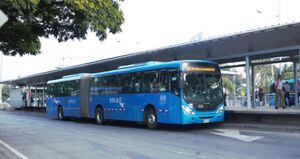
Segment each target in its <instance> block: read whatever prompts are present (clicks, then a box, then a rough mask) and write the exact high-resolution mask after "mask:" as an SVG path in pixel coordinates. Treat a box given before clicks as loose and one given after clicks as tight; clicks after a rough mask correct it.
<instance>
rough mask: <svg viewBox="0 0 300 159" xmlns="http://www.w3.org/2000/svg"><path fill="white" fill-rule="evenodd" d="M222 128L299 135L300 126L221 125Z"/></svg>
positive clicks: (267, 124) (275, 124)
mask: <svg viewBox="0 0 300 159" xmlns="http://www.w3.org/2000/svg"><path fill="white" fill-rule="evenodd" d="M222 127H224V128H235V129H244V130H257V131H269V132H285V133H297V134H300V125H297V124H295V125H294V124H292V125H291V124H283V123H223V124H222Z"/></svg>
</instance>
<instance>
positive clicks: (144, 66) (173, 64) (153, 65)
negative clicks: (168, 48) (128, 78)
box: [47, 60, 217, 84]
mask: <svg viewBox="0 0 300 159" xmlns="http://www.w3.org/2000/svg"><path fill="white" fill-rule="evenodd" d="M186 62H203V63H211V64H216V65H217V63H214V62H211V61H206V60H181V61H170V62H158V61H149V62H146V63H138V64H132V65H126V66H121V67H119V69H116V70H111V71H106V72H99V73H94V74H90V75H91V77H100V76H108V75H115V74H116V75H117V74H123V73H130V72H142V71H148V70H155V69H163V68H180V67H181V64H182V63H186ZM84 74H85V73H78V74H72V75H67V76H63V78H60V79H56V80H51V81H48V82H47V84H51V83H59V82H65V81H73V80H78V79H81V78H82V76H83V75H84Z"/></svg>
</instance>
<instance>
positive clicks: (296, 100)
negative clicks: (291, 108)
mask: <svg viewBox="0 0 300 159" xmlns="http://www.w3.org/2000/svg"><path fill="white" fill-rule="evenodd" d="M299 58H300V57H299ZM293 66H294V67H293V72H294V73H293V74H294V92H295V106H298V89H297V88H298V84H299V83H298V80H297V62H296V61H294V62H293Z"/></svg>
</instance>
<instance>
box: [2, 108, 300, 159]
mask: <svg viewBox="0 0 300 159" xmlns="http://www.w3.org/2000/svg"><path fill="white" fill-rule="evenodd" d="M0 158H1V159H5V158H8V159H12V158H24V159H27V158H30V159H53V158H57V159H84V158H86V159H93V158H95V159H102V158H103V159H106V158H109V159H114V158H121V159H123V158H124V159H150V158H163V159H177V158H189V159H197V158H214V159H217V158H221V159H226V158H230V159H232V158H238V159H240V158H243V159H248V158H272V159H277V158H278V159H282V158H285V159H286V158H291V159H296V158H300V134H294V133H290V134H289V133H274V132H273V133H272V132H263V131H250V130H236V129H224V128H221V127H219V126H217V125H213V126H198V127H195V126H188V127H178V126H164V127H163V129H161V130H148V129H146V128H145V127H143V126H138V125H136V124H134V123H124V122H115V123H109V124H107V125H103V126H102V125H95V124H93V122H92V121H89V120H84V121H82V120H78V119H75V120H68V121H59V120H56V119H53V118H50V117H47V116H43V115H41V116H33V115H28V114H23V115H22V114H16V113H8V112H3V111H0Z"/></svg>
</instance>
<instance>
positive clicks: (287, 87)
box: [284, 81, 291, 106]
mask: <svg viewBox="0 0 300 159" xmlns="http://www.w3.org/2000/svg"><path fill="white" fill-rule="evenodd" d="M284 88H285V94H284V97H285V98H284V99H285V105H286V106H290V103H289V99H290V92H291V87H290V85H289V83H288V82H287V81H286V82H285V85H284Z"/></svg>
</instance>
